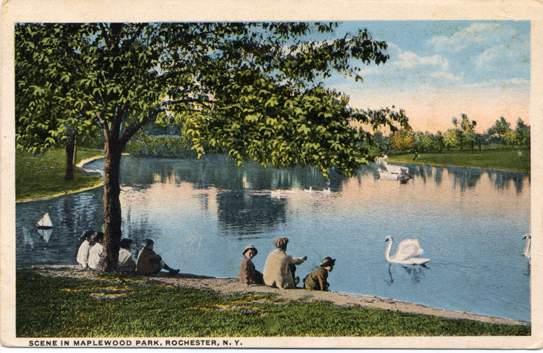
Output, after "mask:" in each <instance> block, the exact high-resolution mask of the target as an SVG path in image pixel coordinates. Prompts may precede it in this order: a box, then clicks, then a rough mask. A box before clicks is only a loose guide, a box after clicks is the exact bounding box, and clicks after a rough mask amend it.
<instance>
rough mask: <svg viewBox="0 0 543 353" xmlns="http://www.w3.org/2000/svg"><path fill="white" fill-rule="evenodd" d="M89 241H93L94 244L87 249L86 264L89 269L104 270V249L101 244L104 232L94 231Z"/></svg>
mask: <svg viewBox="0 0 543 353" xmlns="http://www.w3.org/2000/svg"><path fill="white" fill-rule="evenodd" d="M91 243H94V245H93V246H91V248H90V250H89V261H88V266H89V268H90V269H91V270H95V271H104V270H105V264H106V249H105V247H104V245H103V243H104V233H102V232H98V233H95V235H94V237H93V238H92V239H91Z"/></svg>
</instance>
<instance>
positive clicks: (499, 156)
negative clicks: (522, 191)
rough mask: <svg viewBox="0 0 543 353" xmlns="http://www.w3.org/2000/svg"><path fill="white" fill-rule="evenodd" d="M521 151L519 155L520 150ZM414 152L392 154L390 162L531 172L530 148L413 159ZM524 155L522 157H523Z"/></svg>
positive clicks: (445, 153) (467, 152) (438, 154)
mask: <svg viewBox="0 0 543 353" xmlns="http://www.w3.org/2000/svg"><path fill="white" fill-rule="evenodd" d="M519 151H520V152H521V154H520V155H518V152H519ZM413 156H414V153H402V154H397V155H390V156H389V157H388V160H389V162H390V163H402V164H417V165H429V166H435V167H443V168H447V167H458V168H479V169H487V170H492V171H497V172H514V173H522V174H527V175H529V174H530V150H529V149H526V148H522V149H511V150H483V151H448V152H447V151H444V152H441V153H420V154H419V155H418V158H417V159H416V160H413ZM521 157H522V158H521Z"/></svg>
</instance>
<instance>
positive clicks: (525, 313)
mask: <svg viewBox="0 0 543 353" xmlns="http://www.w3.org/2000/svg"><path fill="white" fill-rule="evenodd" d="M100 163H101V162H100V161H98V162H94V164H95V165H94V167H100ZM409 168H410V171H411V173H412V174H413V175H414V178H413V179H412V180H410V181H409V182H408V183H407V184H400V183H398V182H395V181H389V180H379V179H378V174H377V173H376V171H375V169H374V168H373V167H371V166H369V167H366V168H363V169H361V170H360V171H359V173H358V174H357V175H356V176H355V177H352V178H341V177H338V176H336V177H332V179H331V184H330V192H323V190H325V189H326V187H327V186H326V183H325V180H324V179H323V178H322V177H321V176H320V175H319V174H318V173H317V172H315V171H314V170H312V169H309V168H305V169H303V168H299V169H284V170H277V169H265V168H261V167H258V166H256V165H253V164H248V165H245V166H244V167H242V168H237V167H236V166H235V165H234V164H233V163H232V162H230V161H227V160H225V159H224V158H222V157H210V158H208V159H206V160H203V161H195V160H172V159H138V158H131V157H126V158H124V159H123V164H122V176H123V177H122V183H123V187H122V193H121V202H122V208H123V211H122V212H123V233H124V235H125V236H128V237H130V238H134V239H136V240H137V241H138V242H139V241H140V240H142V239H144V238H153V239H154V240H155V248H156V249H157V251H158V252H159V253H160V254H161V255H162V256H163V258H164V259H166V260H167V262H168V263H169V264H170V265H171V266H173V267H179V268H181V271H182V272H190V273H198V274H207V275H213V276H237V273H238V270H239V262H240V259H241V254H240V252H241V249H242V248H243V247H244V246H245V245H246V244H248V243H252V244H254V245H256V247H257V248H258V249H259V254H258V256H256V258H255V259H254V262H255V264H256V266H257V268H259V269H261V268H262V267H263V265H264V260H265V257H266V254H267V253H268V252H269V251H271V250H272V249H273V244H272V239H273V238H275V237H277V236H279V235H286V236H288V237H289V238H290V240H291V242H290V243H289V248H288V252H289V253H290V254H292V255H299V256H302V255H307V256H308V257H309V260H308V261H307V262H306V263H305V264H303V265H301V266H300V267H299V273H300V274H301V275H302V276H303V275H305V273H307V272H308V271H309V270H311V268H312V267H313V266H315V265H317V264H318V262H319V259H320V258H322V257H324V256H327V255H328V256H333V257H335V258H337V262H336V268H335V269H334V271H333V272H332V273H331V274H330V277H329V282H330V284H331V289H332V290H335V291H343V292H352V293H364V294H371V295H378V296H383V297H391V298H396V299H401V300H407V301H413V302H417V303H422V304H426V305H429V306H433V307H441V308H446V309H453V310H461V311H470V312H476V313H481V314H487V315H495V316H502V317H509V318H514V319H521V320H529V319H530V305H529V299H530V298H529V292H530V290H529V276H530V274H529V265H528V262H527V260H526V259H525V258H524V257H523V256H521V254H522V249H523V241H522V239H521V236H522V234H524V233H526V232H528V231H529V215H530V209H529V204H530V196H529V195H530V181H529V177H528V176H527V175H524V174H516V173H505V172H494V171H485V170H480V169H468V168H456V167H454V168H432V167H422V166H410V167H409ZM309 187H312V190H313V192H306V191H304V189H308V188H309ZM272 190H273V191H274V192H273V193H272V192H271V191H272ZM277 190H281V191H280V192H279V193H277V192H276V191H277ZM101 198H102V191H101V190H94V191H89V192H84V193H80V194H76V195H71V196H66V197H62V198H57V199H54V200H50V201H39V202H33V203H26V204H18V205H17V264H18V265H19V266H24V265H28V264H43V263H47V264H65V263H71V262H72V259H73V257H74V253H75V251H76V244H77V237H78V236H79V234H80V233H81V232H82V231H83V230H85V229H87V228H99V227H100V226H101V224H102V205H101ZM45 212H49V214H50V215H51V219H52V221H53V224H54V225H55V227H54V230H53V232H52V234H51V235H50V239H48V241H45V239H44V238H43V236H40V234H38V233H37V232H36V230H35V229H34V228H33V224H34V223H35V222H36V221H37V220H38V219H39V217H40V216H41V215H42V214H43V213H45ZM387 235H392V236H393V237H394V238H395V240H396V243H397V241H398V240H401V239H403V238H406V237H416V238H418V239H419V240H420V242H421V244H422V247H423V248H424V250H425V256H427V257H429V258H431V260H432V262H431V263H430V265H429V266H428V268H420V267H419V268H410V267H402V266H400V265H392V266H389V265H388V264H387V263H386V262H385V259H384V249H385V243H384V239H385V237H386V236H387ZM395 245H396V244H395ZM395 245H394V246H393V251H394V250H395V248H396V247H395Z"/></svg>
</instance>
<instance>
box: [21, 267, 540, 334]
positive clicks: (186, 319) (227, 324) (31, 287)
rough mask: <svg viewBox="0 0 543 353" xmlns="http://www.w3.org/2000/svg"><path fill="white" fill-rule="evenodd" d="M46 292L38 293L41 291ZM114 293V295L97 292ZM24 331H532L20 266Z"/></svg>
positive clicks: (453, 332) (71, 332) (22, 324)
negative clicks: (104, 297) (60, 273)
mask: <svg viewBox="0 0 543 353" xmlns="http://www.w3.org/2000/svg"><path fill="white" fill-rule="evenodd" d="M36 293H39V295H36ZM103 293H109V294H111V293H115V295H117V296H118V297H117V298H115V299H108V300H98V299H95V296H97V295H98V296H99V295H103ZM16 298H17V299H16V300H17V302H16V315H17V317H16V332H17V336H18V337H91V336H94V337H129V336H131V337H143V336H147V337H151V336H152V337H166V336H171V337H176V336H183V337H187V336H242V337H247V336H436V335H453V336H456V335H460V336H478V335H500V336H501V335H506V336H509V335H529V334H530V327H529V326H509V325H494V324H487V323H481V322H476V321H468V320H450V319H443V318H439V317H434V316H425V315H415V314H405V313H399V312H393V311H386V310H380V309H367V308H361V307H344V306H337V305H333V304H331V303H326V302H313V303H309V302H304V301H292V302H285V301H281V300H279V299H278V298H277V297H275V296H273V295H270V294H257V293H247V294H235V295H221V294H218V293H216V292H212V291H208V290H198V289H191V288H183V287H177V286H171V285H164V284H158V283H156V282H150V281H147V280H145V279H143V278H141V277H132V278H130V277H120V276H116V275H102V276H101V277H100V278H99V279H74V278H66V277H49V276H47V277H45V276H42V275H40V274H38V273H36V272H33V271H31V270H20V271H18V272H17V297H16Z"/></svg>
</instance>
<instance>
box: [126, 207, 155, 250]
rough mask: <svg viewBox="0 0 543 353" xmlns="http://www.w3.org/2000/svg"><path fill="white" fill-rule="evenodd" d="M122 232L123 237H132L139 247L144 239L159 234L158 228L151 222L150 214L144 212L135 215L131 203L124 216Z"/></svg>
mask: <svg viewBox="0 0 543 353" xmlns="http://www.w3.org/2000/svg"><path fill="white" fill-rule="evenodd" d="M122 233H123V235H122V236H123V238H130V239H132V240H133V241H134V245H135V246H136V248H138V249H139V248H140V247H141V243H142V242H143V239H147V238H151V239H155V236H154V235H155V234H158V232H157V230H156V229H154V228H153V227H152V225H151V224H150V223H149V215H148V214H146V213H144V214H138V215H137V217H133V216H132V207H131V206H130V205H129V206H128V207H127V209H126V216H125V217H123V224H122Z"/></svg>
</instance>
